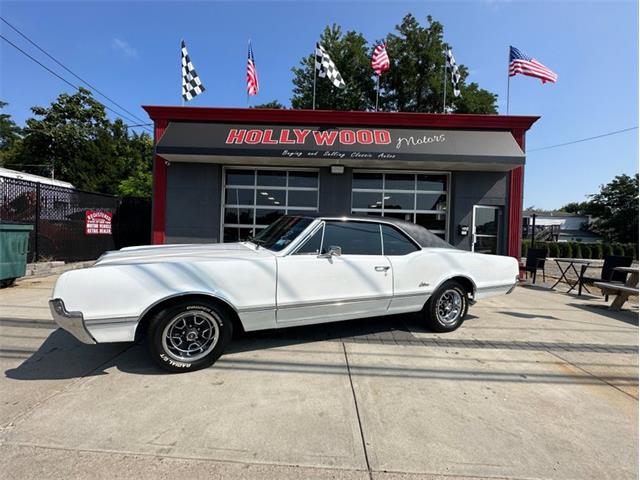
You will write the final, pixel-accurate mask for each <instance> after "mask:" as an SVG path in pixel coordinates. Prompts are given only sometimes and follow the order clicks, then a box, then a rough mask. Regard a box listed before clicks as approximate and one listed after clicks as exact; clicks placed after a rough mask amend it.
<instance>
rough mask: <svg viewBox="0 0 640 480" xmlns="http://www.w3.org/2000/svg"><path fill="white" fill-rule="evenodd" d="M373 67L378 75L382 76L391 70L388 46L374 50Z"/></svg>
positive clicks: (383, 45)
mask: <svg viewBox="0 0 640 480" xmlns="http://www.w3.org/2000/svg"><path fill="white" fill-rule="evenodd" d="M371 66H372V67H373V71H374V72H376V75H382V72H386V71H387V70H389V66H390V63H389V55H387V46H386V45H385V44H384V43H381V44H380V45H378V46H376V48H374V50H373V55H372V56H371Z"/></svg>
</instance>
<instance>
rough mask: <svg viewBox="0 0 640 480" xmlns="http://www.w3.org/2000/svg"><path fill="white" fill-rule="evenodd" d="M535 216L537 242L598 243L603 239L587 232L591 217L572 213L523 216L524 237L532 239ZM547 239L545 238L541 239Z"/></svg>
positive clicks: (526, 213) (526, 214)
mask: <svg viewBox="0 0 640 480" xmlns="http://www.w3.org/2000/svg"><path fill="white" fill-rule="evenodd" d="M534 214H535V225H536V240H555V241H557V242H582V243H596V242H600V241H602V237H601V236H599V235H597V234H595V233H593V232H589V231H587V230H586V228H585V226H586V225H588V224H589V223H590V222H591V221H592V218H591V217H590V216H589V215H575V214H571V213H561V212H555V213H546V214H545V213H535V212H526V211H525V212H524V213H523V214H522V227H523V231H522V236H523V238H525V239H530V238H531V228H532V226H533V215H534ZM541 237H545V238H541Z"/></svg>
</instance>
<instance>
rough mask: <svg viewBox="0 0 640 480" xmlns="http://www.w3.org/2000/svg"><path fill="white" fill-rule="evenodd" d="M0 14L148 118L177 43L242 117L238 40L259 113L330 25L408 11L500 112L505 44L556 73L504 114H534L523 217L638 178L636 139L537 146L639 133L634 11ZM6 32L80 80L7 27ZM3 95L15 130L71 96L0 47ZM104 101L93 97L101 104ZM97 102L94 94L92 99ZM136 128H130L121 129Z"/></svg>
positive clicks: (200, 7)
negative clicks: (438, 34) (437, 33)
mask: <svg viewBox="0 0 640 480" xmlns="http://www.w3.org/2000/svg"><path fill="white" fill-rule="evenodd" d="M0 10H1V15H2V16H3V17H4V18H5V19H7V20H8V21H9V22H11V23H12V24H13V25H14V26H15V27H17V28H18V29H20V30H21V31H22V32H23V33H25V34H26V35H28V36H29V37H30V38H31V39H32V40H33V41H35V42H36V43H38V44H39V45H40V46H41V47H43V48H45V49H46V50H47V51H48V52H49V53H50V54H52V55H53V56H54V57H56V58H57V59H58V60H60V61H61V62H62V63H64V64H65V65H66V66H67V67H69V68H70V69H71V70H73V71H74V72H75V73H76V74H78V75H79V76H80V77H82V78H84V79H85V80H88V81H89V82H90V83H92V84H93V85H94V86H95V87H97V88H98V89H99V90H101V91H102V92H103V93H106V94H107V95H108V96H109V97H111V98H112V99H114V100H115V101H117V102H118V103H119V104H120V105H122V106H124V107H125V108H127V109H128V110H129V111H131V112H133V113H134V114H136V115H137V116H138V117H140V118H142V119H143V120H145V121H146V120H148V117H147V115H146V113H145V112H144V111H143V110H142V109H141V108H140V106H141V105H179V104H180V88H181V86H180V82H181V78H180V75H181V73H180V40H181V39H183V38H184V40H185V41H186V43H187V47H188V49H189V53H190V56H191V59H192V61H193V63H194V64H195V67H196V69H197V71H198V73H199V75H200V77H201V79H202V81H203V83H204V85H205V87H206V88H207V90H206V92H205V93H203V94H202V95H200V96H199V97H196V98H195V99H194V100H193V101H192V102H189V104H190V105H193V106H229V107H246V105H247V97H246V59H247V41H248V39H249V38H251V41H252V45H253V50H254V55H255V60H256V64H257V68H258V75H259V78H260V94H259V96H258V97H254V98H256V100H252V101H253V102H254V103H266V102H268V101H271V100H278V101H280V102H281V103H283V104H285V105H289V104H290V98H291V88H292V85H291V79H292V73H291V68H292V67H293V66H296V65H297V64H298V62H299V61H300V59H301V58H302V57H304V56H306V55H308V54H310V53H311V52H312V50H313V48H314V45H315V42H316V41H317V39H318V37H319V35H320V33H321V32H322V30H323V28H324V27H325V26H326V25H330V24H333V23H337V24H339V25H341V26H342V28H343V30H355V31H358V32H361V33H362V34H363V35H364V36H365V37H366V38H367V39H368V40H369V41H370V42H371V43H372V44H373V43H374V42H375V41H377V40H380V39H382V38H383V37H384V36H386V34H387V33H389V32H392V31H394V28H395V26H396V25H397V24H398V23H400V21H401V19H402V17H403V16H404V15H405V14H407V13H412V14H413V15H414V16H416V17H417V18H418V19H419V20H420V22H421V23H422V24H423V25H424V24H425V23H426V17H427V15H431V16H433V17H434V19H436V20H438V21H440V22H441V23H443V25H444V31H445V40H446V41H447V42H448V43H449V44H450V45H451V46H452V47H453V52H454V54H455V57H456V60H457V61H458V63H461V64H464V65H465V66H467V67H468V68H469V70H470V75H469V78H468V81H474V82H477V83H478V84H479V85H480V86H481V87H482V88H485V89H488V90H490V91H492V92H494V93H497V94H498V95H499V100H498V105H499V111H500V113H501V114H505V113H506V95H507V74H506V72H507V60H508V47H509V45H514V46H516V47H518V48H519V49H520V50H521V51H523V52H525V53H526V54H528V55H530V56H533V57H534V58H536V59H537V60H538V61H540V62H542V63H544V64H545V65H547V66H548V67H550V68H551V69H553V70H554V71H555V72H556V73H557V74H558V75H559V79H558V83H556V84H545V85H543V84H542V83H541V82H540V81H539V80H537V79H534V78H531V77H524V76H516V77H512V79H511V85H510V107H509V113H510V114H512V115H536V116H540V117H541V118H540V120H538V122H537V123H535V124H534V126H533V128H532V129H531V130H530V131H529V133H528V135H527V139H526V147H527V150H528V153H527V165H526V172H525V194H524V195H525V198H524V205H525V206H526V207H529V206H536V207H537V208H544V209H553V208H559V207H561V206H563V205H565V204H566V203H568V202H572V201H583V200H585V199H586V195H588V194H593V193H596V192H597V191H598V190H599V186H600V185H601V184H604V183H607V182H609V181H610V180H612V179H613V177H615V176H616V175H620V174H623V173H626V174H629V175H632V174H635V173H637V172H638V130H637V129H635V130H632V131H629V132H625V133H621V134H618V135H611V136H607V137H604V138H601V139H598V140H594V141H588V142H583V143H577V144H573V145H569V146H564V147H559V148H552V149H546V150H538V151H536V149H539V148H543V147H547V146H551V145H557V144H560V143H565V142H570V141H573V140H578V139H582V138H586V137H591V136H596V135H600V134H604V133H608V132H613V131H616V130H621V129H626V128H630V127H637V126H638V101H639V99H638V3H637V2H636V1H632V0H629V1H623V0H611V1H528V2H525V1H518V0H511V1H507V0H502V1H501V0H475V1H451V0H449V1H419V2H405V1H375V0H369V1H342V2H330V1H301V0H298V1H293V0H291V1H283V2H276V1H268V0H265V1H258V2H249V1H241V0H240V1H238V0H237V1H234V2H224V1H196V2H189V1H181V2H172V1H137V2H136V1H109V2H107V1H98V0H94V1H91V0H89V1H72V2H59V1H46V2H34V1H28V0H27V1H24V0H23V1H19V2H17V1H2V2H1V4H0ZM1 30H2V35H3V36H5V37H7V38H8V39H10V40H11V41H13V42H14V43H16V44H17V45H18V46H20V47H21V48H23V49H24V50H26V51H28V52H29V53H30V54H31V55H33V56H35V57H36V58H38V59H39V60H41V61H43V62H44V63H46V64H47V65H48V66H50V67H51V68H53V69H54V70H56V71H57V72H59V73H61V74H62V75H63V76H64V77H66V78H67V79H69V80H71V81H72V83H77V81H76V80H75V79H74V78H73V77H72V76H71V75H70V74H68V73H67V72H64V70H62V69H60V68H59V67H57V66H56V65H55V64H54V63H53V62H51V61H50V60H48V59H47V58H46V57H45V56H44V55H42V54H41V53H40V52H38V51H37V50H36V49H35V48H34V47H32V46H31V45H29V44H28V42H26V41H25V40H24V39H22V38H20V37H19V35H18V34H16V33H15V32H14V31H13V30H11V29H10V28H9V27H7V26H6V25H4V24H2V27H1ZM0 71H1V73H2V75H1V77H0V81H1V83H0V99H2V100H3V101H5V102H9V106H8V107H6V108H5V111H6V113H9V114H11V115H12V116H13V118H14V120H15V121H16V122H17V123H18V124H23V123H24V121H25V119H26V118H29V117H30V116H31V112H30V107H32V106H34V105H41V106H45V105H48V104H50V103H51V102H52V101H54V100H55V98H56V96H57V95H58V94H60V93H61V92H63V91H67V92H70V91H71V90H72V88H71V87H70V86H68V85H67V84H65V83H63V82H62V81H61V80H59V79H57V78H55V77H54V76H52V75H51V74H50V73H48V72H47V71H45V70H43V69H42V68H41V67H40V66H38V65H37V64H35V63H33V62H32V61H31V60H29V59H28V58H26V57H25V56H24V55H22V54H21V53H19V52H18V51H16V50H15V49H13V47H11V46H9V45H7V44H6V43H5V42H4V41H2V42H1V43H0ZM98 98H99V97H98ZM99 99H100V98H99ZM129 123H133V122H129Z"/></svg>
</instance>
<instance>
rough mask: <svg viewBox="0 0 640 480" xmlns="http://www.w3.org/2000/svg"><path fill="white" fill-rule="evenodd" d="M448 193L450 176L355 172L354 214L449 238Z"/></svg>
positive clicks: (369, 171) (421, 173) (426, 173)
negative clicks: (388, 219)
mask: <svg viewBox="0 0 640 480" xmlns="http://www.w3.org/2000/svg"><path fill="white" fill-rule="evenodd" d="M448 191H449V174H448V173H439V172H435V173H430V172H398V171H394V172H380V171H371V170H356V171H354V172H353V186H352V196H351V199H352V200H351V201H352V204H351V211H352V212H353V213H354V214H359V215H362V214H364V215H377V216H385V217H393V218H399V219H402V220H406V221H408V222H412V223H417V224H418V225H422V226H423V227H425V228H428V229H429V230H430V231H432V232H433V233H435V234H436V235H438V236H439V237H441V238H444V239H446V238H447V232H448V231H449V228H448V227H449V225H448V215H447V210H448V205H449V195H448Z"/></svg>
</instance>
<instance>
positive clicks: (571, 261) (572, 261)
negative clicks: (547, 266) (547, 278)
mask: <svg viewBox="0 0 640 480" xmlns="http://www.w3.org/2000/svg"><path fill="white" fill-rule="evenodd" d="M549 260H553V261H555V262H556V265H558V269H559V270H560V278H558V281H557V282H556V283H554V284H553V285H552V286H551V289H552V290H553V289H554V288H556V286H557V285H558V284H559V283H560V282H562V280H564V281H565V283H566V284H567V285H569V287H570V288H569V290H567V293H569V292H570V291H571V290H573V289H574V288H576V287H577V286H578V285H579V284H580V273H579V272H578V270H577V269H576V265H581V266H582V268H587V267H589V265H591V264H592V263H594V262H593V260H587V259H584V258H553V259H551V258H550V259H549ZM562 264H566V265H567V266H566V268H563V267H562ZM572 269H573V272H574V273H575V274H576V280H575V281H571V280H570V279H569V278H568V277H567V272H569V270H572ZM585 290H586V287H585ZM588 291H589V290H587V292H588Z"/></svg>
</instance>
